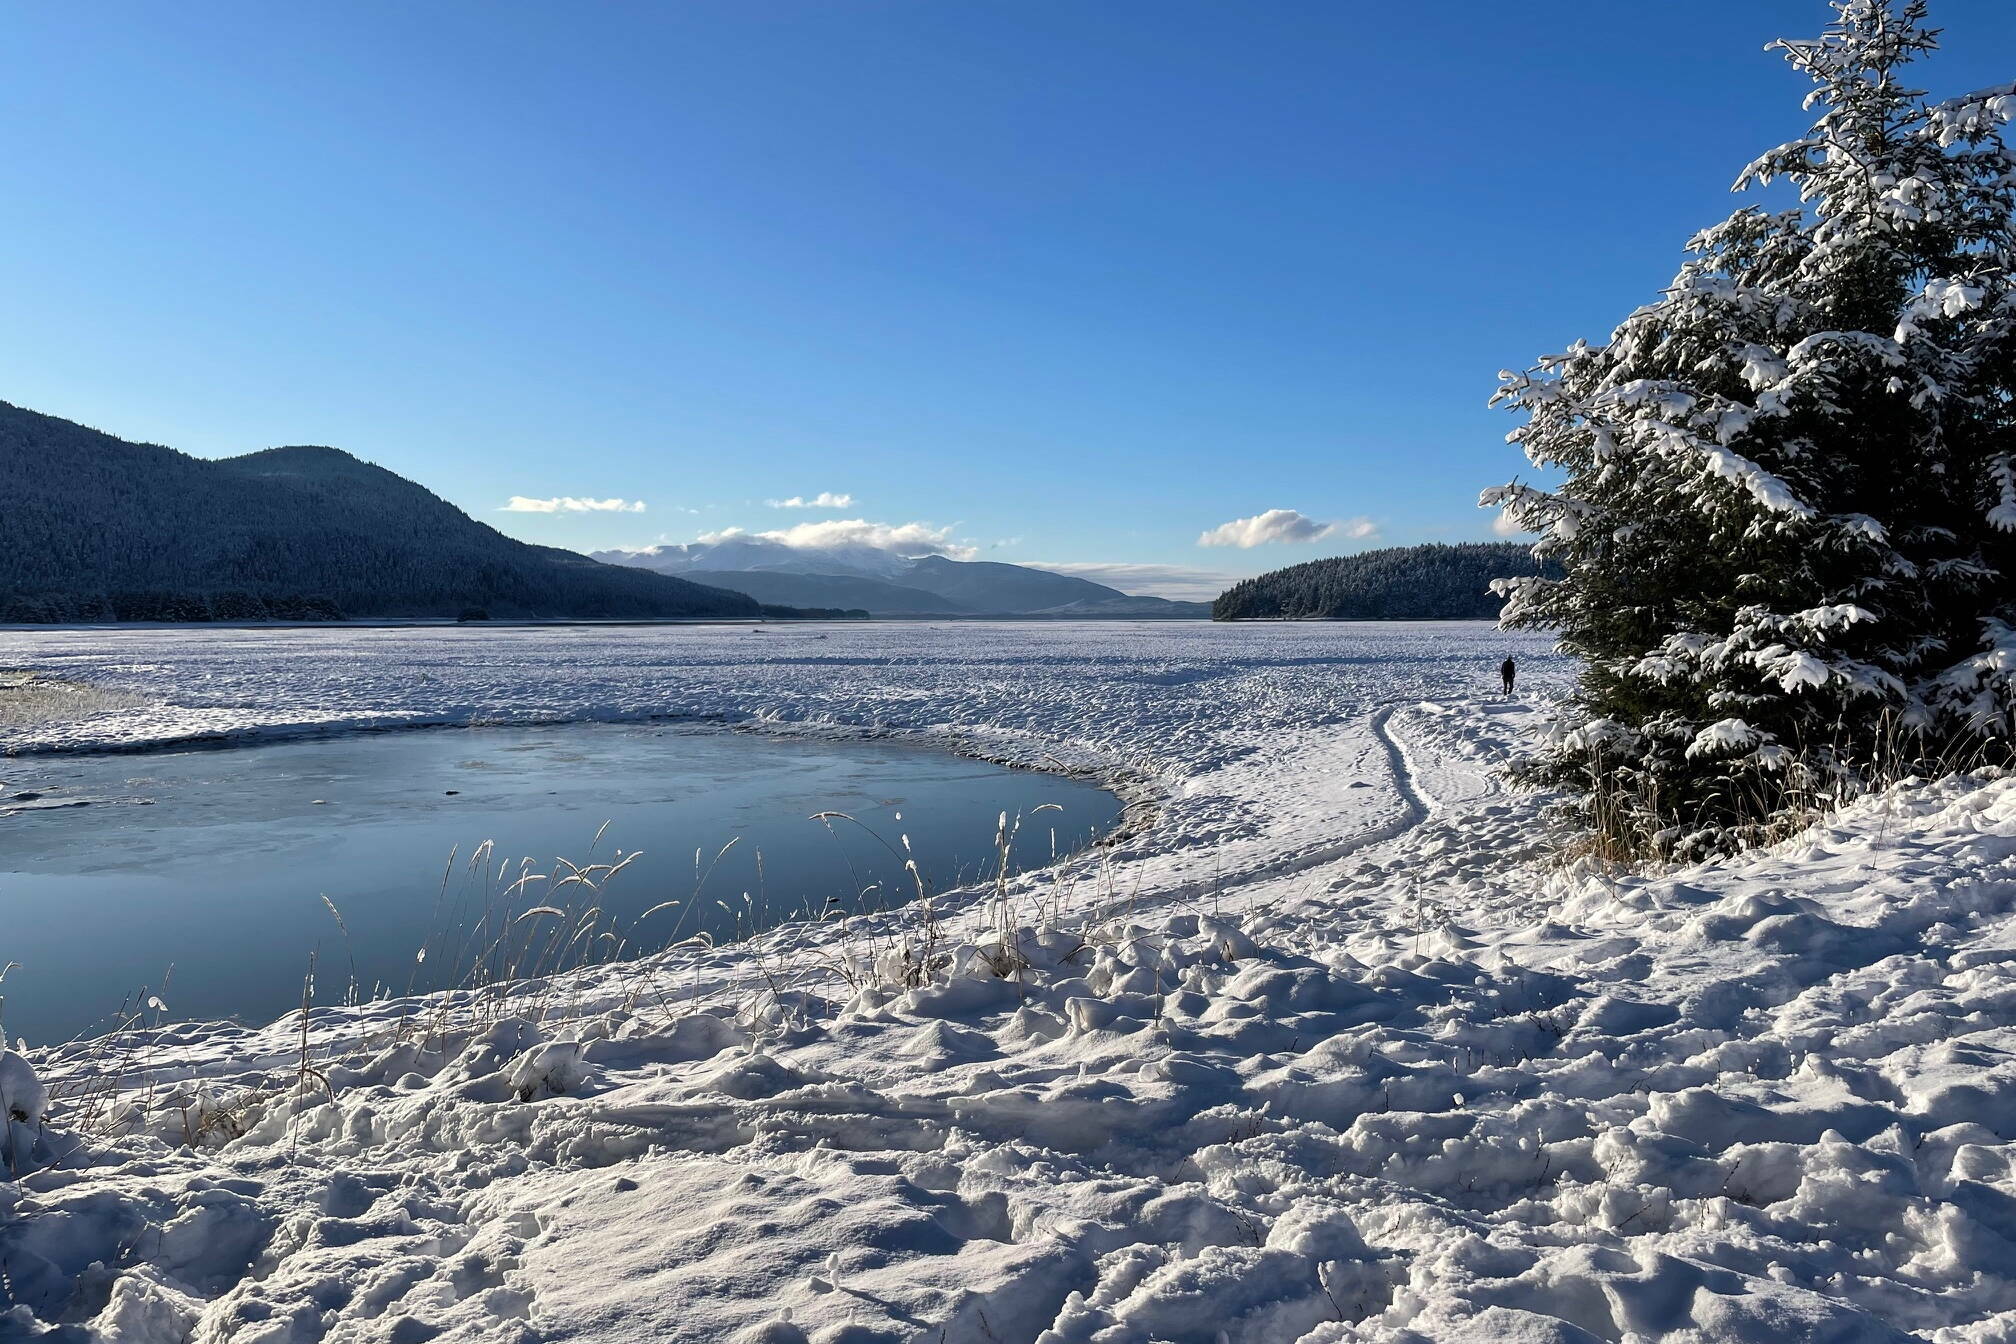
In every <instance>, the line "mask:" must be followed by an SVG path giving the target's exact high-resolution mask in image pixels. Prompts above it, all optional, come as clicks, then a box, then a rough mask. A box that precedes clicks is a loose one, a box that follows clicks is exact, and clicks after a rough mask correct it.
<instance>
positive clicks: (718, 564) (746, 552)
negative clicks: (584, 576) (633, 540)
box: [592, 532, 913, 582]
mask: <svg viewBox="0 0 2016 1344" xmlns="http://www.w3.org/2000/svg"><path fill="white" fill-rule="evenodd" d="M592 558H593V559H596V560H600V561H602V562H603V563H605V564H611V565H634V566H637V567H640V568H643V569H651V570H656V571H657V572H658V573H660V574H687V573H691V572H693V571H694V570H706V571H708V572H709V573H717V574H742V573H747V572H750V571H752V570H763V571H770V572H775V573H780V574H850V575H853V576H854V577H856V578H864V579H886V580H890V581H892V582H901V581H902V578H903V574H904V573H905V571H907V570H908V569H909V568H910V566H911V564H912V563H913V562H912V561H911V560H909V559H908V558H906V557H904V556H902V555H898V554H896V553H895V552H893V551H888V550H883V549H881V548H879V547H875V546H862V545H852V544H848V543H844V542H843V543H840V544H838V545H828V546H820V547H816V548H815V547H807V546H787V545H785V544H784V543H783V542H781V541H772V540H771V539H769V538H768V537H760V536H754V535H751V534H749V533H746V532H731V533H728V534H727V535H725V536H721V537H718V538H716V539H715V540H713V541H695V542H688V543H686V544H684V545H667V546H653V547H651V548H650V549H649V550H643V551H596V552H594V553H593V555H592Z"/></svg>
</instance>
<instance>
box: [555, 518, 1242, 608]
mask: <svg viewBox="0 0 2016 1344" xmlns="http://www.w3.org/2000/svg"><path fill="white" fill-rule="evenodd" d="M594 558H595V559H597V560H604V561H608V562H610V563H612V564H620V565H636V566H638V567H640V568H647V569H652V570H656V571H658V572H659V573H664V574H679V575H684V576H686V577H689V578H692V579H694V580H696V581H698V582H702V583H710V584H717V585H719V586H720V587H723V588H730V589H733V590H735V591H736V592H742V593H748V594H750V595H751V596H753V597H755V598H757V599H758V600H759V601H764V602H781V603H790V604H792V605H796V606H807V605H819V606H836V605H837V606H847V607H860V608H863V609H865V610H867V611H868V612H869V613H871V614H872V615H877V616H926V615H928V616H1059V617H1069V616H1076V617H1081V618H1083V617H1142V616H1159V617H1164V618H1172V617H1185V618H1188V617H1200V618H1201V617H1203V616H1205V615H1208V614H1209V609H1208V608H1207V607H1206V606H1205V605H1204V604H1203V603H1201V602H1170V601H1168V600H1167V599H1164V598H1159V597H1129V596H1128V595H1127V594H1125V593H1123V592H1121V591H1120V590H1119V589H1117V588H1108V587H1106V586H1105V585H1104V584H1100V583H1093V582H1092V581H1091V580H1089V579H1079V578H1073V577H1071V576H1070V575H1067V574H1056V573H1052V572H1051V571H1049V570H1047V569H1034V568H1031V567H1030V566H1028V565H1007V564H1001V563H999V562H996V561H988V560H953V559H950V558H948V557H946V556H942V555H922V556H916V557H906V556H903V555H900V554H897V553H895V552H892V551H888V550H883V549H878V548H875V547H869V546H834V547H809V546H787V545H785V544H784V543H783V542H779V541H772V540H769V539H767V538H764V537H757V536H748V535H744V534H735V535H731V536H726V537H722V538H720V539H719V540H717V541H696V542H691V543H688V544H686V545H678V546H654V547H652V548H650V549H649V550H643V551H597V552H595V553H594Z"/></svg>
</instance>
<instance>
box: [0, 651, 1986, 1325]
mask: <svg viewBox="0 0 2016 1344" xmlns="http://www.w3.org/2000/svg"><path fill="white" fill-rule="evenodd" d="M1508 649H1510V650H1513V651H1515V652H1517V653H1518V655H1519V656H1520V659H1521V662H1522V666H1523V667H1524V668H1525V678H1526V681H1527V683H1528V684H1535V683H1537V685H1535V690H1541V691H1544V690H1545V689H1547V688H1550V687H1558V686H1559V685H1560V684H1562V683H1563V681H1564V680H1565V678H1566V676H1567V675H1568V672H1569V669H1568V668H1567V667H1566V666H1565V665H1564V664H1563V663H1562V662H1560V661H1559V660H1557V659H1553V658H1551V657H1549V656H1547V655H1546V654H1545V653H1544V651H1543V649H1542V647H1541V646H1540V645H1539V644H1538V643H1537V642H1535V641H1532V640H1529V639H1525V638H1522V637H1515V636H1507V635H1503V634H1500V633H1497V632H1494V631H1491V630H1489V629H1487V628H1485V627H1482V626H1474V625H1398V626H1328V625H1324V626H1262V627H1230V628H1228V627H1224V626H1206V625H1173V624H1172V625H1141V626H1101V625H1055V626H1052V625H960V626H949V627H943V628H935V629H934V628H931V627H925V626H918V625H894V626H860V627H825V628H812V627H804V628H789V629H775V630H772V631H770V632H768V633H765V634H761V635H755V634H750V633H747V632H746V631H745V630H743V629H738V628H734V627H694V628H682V629H666V628H612V629H581V628H575V629H556V630H509V631H501V630H500V631H470V630H396V631H375V630H369V631H347V632H341V633H333V632H297V631H223V630H210V631H181V630H178V631H119V632H108V631H83V632H73V633H60V632H40V633H19V634H14V633H5V632H0V666H15V667H30V668H33V669H36V670H38V671H41V672H44V673H47V674H49V675H52V676H55V677H60V678H64V679H67V680H70V681H74V682H78V683H82V684H86V685H91V686H103V687H106V688H109V689H112V690H116V691H117V692H119V693H120V695H119V696H118V697H115V698H114V700H113V701H111V702H110V703H114V704H118V703H125V697H128V696H130V697H134V698H135V699H137V701H138V703H137V704H133V703H127V704H126V707H124V708H110V709H106V710H104V711H102V712H100V713H96V714H94V715H92V716H90V717H87V718H84V719H81V720H76V721H62V720H58V721H53V722H52V721H37V722H32V723H25V724H17V725H15V726H13V727H7V726H5V725H4V724H0V735H4V738H0V740H4V741H5V742H6V743H7V745H8V746H10V747H12V748H13V749H16V750H49V749H64V748H72V749H75V748H80V747H105V746H114V745H117V746H141V745H145V744H147V743H150V742H160V741H166V740H172V739H176V738H181V737H186V736H190V735H200V734H220V733H221V734H257V733H271V732H313V731H321V730H331V729H339V728H356V727H378V726H396V725H403V724H417V723H423V722H468V721H472V720H503V721H509V720H526V719H558V718H610V717H634V716H643V715H651V714H681V715H693V716H700V717H707V718H715V719H719V720H722V721H724V722H729V723H742V724H748V725H750V726H754V727H760V728H762V729H764V730H768V731H788V732H821V733H834V734H845V733H860V732H868V731H875V732H898V733H917V734H922V735H930V736H935V737H936V738H938V739H939V740H942V741H943V742H944V743H945V745H947V746H948V747H950V748H952V749H955V750H961V751H967V752H974V753H978V754H984V755H988V756H993V757H996V758H1000V759H1006V760H1011V761H1018V762H1022V763H1027V764H1041V765H1045V766H1047V767H1048V768H1065V769H1074V770H1085V771H1091V772H1097V773H1100V774H1102V775H1105V776H1106V777H1109V778H1113V779H1115V780H1116V781H1118V782H1121V783H1123V784H1125V785H1126V786H1127V787H1129V788H1130V789H1132V790H1134V791H1135V792H1136V794H1137V795H1138V796H1139V797H1141V798H1142V799H1143V802H1144V809H1143V815H1142V818H1141V824H1140V825H1139V826H1138V827H1137V828H1136V829H1134V830H1132V831H1130V832H1128V833H1127V834H1125V835H1123V836H1122V837H1120V838H1119V839H1118V840H1117V841H1116V843H1114V844H1113V845H1111V846H1109V847H1107V848H1105V849H1103V850H1101V851H1099V852H1096V853H1093V854H1088V855H1086V856H1083V857H1081V858H1080V859H1077V860H1073V861H1071V862H1069V863H1067V864H1065V865H1062V866H1060V867H1059V868H1057V869H1054V870H1051V871H1049V872H1046V873H1043V874H1039V875H1035V876H1033V877H1030V878H1028V879H1025V880H1022V881H1019V882H1018V883H1016V884H1015V885H1014V886H1013V887H1011V888H1010V889H1009V890H1008V891H1006V892H1005V893H995V892H963V893H950V894H945V895H943V896H941V897H939V898H938V899H937V900H935V901H934V902H933V903H932V906H931V909H930V910H929V912H928V913H927V912H925V911H923V910H920V909H918V908H916V907H913V908H911V909H909V910H906V911H902V912H898V913H897V914H895V915H892V916H889V917H886V918H880V919H874V920H856V921H849V922H848V923H846V924H844V925H843V924H831V923H829V924H824V925H817V926H811V927H805V926H799V927H791V928H785V929H781V930H778V931H775V932H773V933H771V934H769V935H766V936H764V937H762V938H760V939H758V940H756V941H755V942H753V943H751V944H746V945H742V946H737V947H728V948H720V949H707V948H686V949H676V950H672V951H668V952H665V953H663V954H660V955H657V956H654V957H651V958H648V959H646V960H644V961H641V962H634V963H627V964H619V965H614V966H609V967H605V968H599V969H597V970H595V971H592V972H589V973H585V974H583V975H581V976H579V977H575V978H573V979H571V980H569V981H567V982H564V983H550V984H543V985H539V986H533V987H528V989H527V991H526V992H525V993H524V994H522V995H521V996H519V997H518V998H516V999H514V1000H510V1001H507V1002H505V1003H503V1004H501V1005H500V1004H496V1003H493V1002H481V1003H460V1002H454V1001H451V1002H446V1003H442V1002H432V1003H416V1002H408V1003H391V1004H377V1005H367V1006H365V1007H363V1008H361V1009H354V1010H353V1009H348V1008H332V1009H321V1010H317V1012H316V1013H315V1014H314V1015H313V1016H312V1020H311V1022H310V1023H309V1027H308V1031H307V1033H306V1044H307V1055H306V1058H305V1059H304V1057H303V1053H302V1045H303V1033H302V1024H301V1023H300V1022H299V1021H298V1020H296V1019H289V1020H286V1021H283V1022H281V1023H278V1024H275V1025H274V1026H273V1027H270V1028H266V1029H263V1030H244V1029H239V1028H235V1027H228V1026H222V1025H216V1024H212V1025H208V1026H205V1025H181V1026H171V1027H167V1028H163V1029H161V1030H159V1031H158V1032H145V1033H139V1034H138V1035H137V1037H136V1038H134V1039H129V1040H128V1041H126V1042H122V1043H120V1045H119V1048H117V1049H116V1050H115V1049H110V1048H106V1047H87V1048H76V1049H72V1050H70V1051H68V1052H58V1053H55V1054H51V1055H45V1056H41V1057H37V1058H35V1059H34V1060H33V1061H32V1063H33V1064H34V1065H35V1068H36V1071H37V1072H38V1073H39V1075H40V1080H41V1082H42V1083H46V1084H49V1085H50V1086H51V1088H52V1090H53V1091H54V1092H55V1093H56V1101H55V1103H54V1104H53V1106H52V1107H51V1109H50V1110H49V1112H48V1114H47V1117H46V1119H40V1120H38V1119H37V1118H36V1117H37V1116H38V1115H39V1113H40V1111H41V1106H42V1101H41V1097H40V1095H39V1091H38V1084H37V1082H36V1080H35V1079H34V1078H32V1077H30V1076H28V1074H27V1073H26V1071H25V1070H23V1069H22V1068H20V1067H19V1065H18V1061H10V1060H8V1059H7V1058H6V1057H0V1101H4V1103H5V1105H6V1106H8V1107H9V1108H11V1109H13V1110H15V1111H17V1112H18V1113H19V1114H20V1115H21V1116H24V1117H28V1119H26V1120H23V1121H19V1122H16V1123H13V1124H12V1125H11V1126H10V1132H9V1133H8V1134H7V1136H6V1139H7V1143H8V1145H9V1154H8V1155H9V1157H10V1159H11V1160H12V1161H13V1162H14V1163H15V1165H16V1167H17V1169H18V1170H20V1171H22V1172H23V1173H26V1174H24V1175H22V1176H21V1177H20V1178H19V1179H18V1180H17V1181H14V1182H12V1183H9V1184H6V1185H4V1186H0V1292H4V1294H5V1296H6V1297H7V1298H10V1299H11V1300H12V1302H13V1303H14V1306H13V1315H11V1316H8V1317H4V1318H0V1335H4V1334H5V1333H6V1331H7V1330H9V1329H10V1328H11V1329H12V1330H13V1331H15V1332H16V1333H18V1334H20V1335H24V1336H33V1335H34V1334H35V1333H37V1332H39V1331H42V1330H44V1329H50V1328H53V1329H55V1330H57V1331H60V1332H63V1333H57V1334H55V1335H53V1336H52V1337H54V1338H63V1339H108V1340H112V1339H116V1340H121V1341H134V1342H136V1344H155V1341H171V1340H173V1341H181V1340H195V1341H226V1340H229V1341H245V1342H246V1344H280V1342H281V1341H288V1342H290V1344H291V1342H292V1341H310V1340H327V1341H331V1342H332V1344H335V1342H338V1341H344V1342H351V1341H367V1340H369V1341H391V1342H393V1344H412V1342H417V1341H422V1340H429V1339H441V1340H469V1341H475V1340H483V1341H491V1340H499V1341H524V1342H529V1341H535V1340H536V1341H545V1340H553V1341H559V1340H595V1341H618V1340H621V1341H633V1340H634V1341H659V1340H667V1341H694V1342H695V1344H699V1342H700V1341H708V1342H709V1344H712V1342H713V1341H731V1340H745V1341H759V1340H765V1341H778V1342H780V1344H781V1342H783V1341H796V1340H817V1341H821V1342H822V1344H855V1342H863V1344H865V1342H866V1341H882V1340H888V1341H895V1340H930V1341H938V1340H943V1341H947V1342H948V1344H1000V1342H1006V1341H1015V1342H1019V1344H1039V1342H1040V1344H1155V1342H1158V1341H1164V1342H1167V1344H1217V1342H1218V1341H1220V1340H1223V1341H1226V1344H1262V1342H1263V1341H1264V1342H1266V1344H1272V1342H1273V1341H1282V1342H1284V1344H1286V1342H1289V1341H1302V1342H1303V1344H1342V1342H1343V1341H1384V1342H1387V1344H1400V1342H1401V1341H1408V1342H1410V1344H1412V1342H1415V1341H1478V1342H1479V1344H1481V1342H1482V1341H1500V1340H1505V1341H1531V1342H1534V1344H1539V1342H1542V1341H1552V1342H1556V1344H1567V1342H1569V1341H1588V1340H1608V1341H1614V1342H1615V1344H1623V1342H1624V1341H1627V1340H1631V1341H1661V1342H1670V1341H1702V1342H1704V1344H1705V1342H1706V1341H1724V1340H1739V1341H1740V1340H1760V1341H1772V1344H1782V1342H1783V1341H1794V1340H1816V1341H1817V1340H1826V1341H1836V1342H1850V1341H1863V1340H1869V1341H1876V1340H1894V1339H1909V1338H1917V1339H1923V1340H1930V1341H1936V1342H1937V1344H1961V1342H1962V1341H1974V1342H1975V1344H1992V1342H1994V1341H2016V1146H2012V1141H2016V1052H2012V1047H2016V1030H2012V1027H2016V918H2012V911H2016V785H2012V784H2011V783H2010V782H2008V781H1948V782H1944V783H1938V784H1930V785H1920V786H1915V787H1909V788H1904V789H1899V790H1896V791H1894V792H1892V793H1891V794H1888V795H1885V796H1883V797H1880V798H1874V799H1870V800H1868V801H1865V802H1864V803H1862V804H1859V805H1858V806H1857V807H1855V808H1854V809H1852V810H1851V811H1850V812H1849V813H1848V814H1846V815H1844V816H1842V817H1839V818H1837V819H1834V820H1832V821H1830V822H1828V823H1827V824H1824V825H1822V826H1820V827H1817V828H1816V829H1814V830H1813V831H1811V832H1809V833H1808V834H1806V835H1804V836H1802V837H1799V838H1798V839H1795V840H1794V841H1791V842H1789V843H1787V844H1785V845H1783V846H1780V847H1778V848H1776V849H1774V850H1771V851H1768V852H1763V853H1759V854H1755V855H1752V856H1749V857H1746V858H1744V859H1743V860H1741V861H1737V862H1732V863H1727V864H1724V865H1720V866H1717V867H1713V868H1699V869H1689V870H1683V871H1675V872H1669V873H1662V874H1657V875H1645V876H1624V875H1616V874H1607V875H1606V874H1603V873H1599V872H1596V871H1593V870H1590V869H1587V868H1586V867H1577V866H1573V865H1565V864H1563V863H1562V862H1561V860H1560V856H1559V854H1558V852H1557V851H1556V850H1555V849H1554V848H1553V847H1552V846H1551V845H1550V843H1549V837H1547V836H1546V835H1545V834H1543V832H1542V830H1541V828H1540V823H1539V820H1538V816H1539V810H1540V802H1539V800H1535V799H1531V798H1525V797H1520V796H1515V795H1511V794H1507V793H1505V792H1504V791H1502V790H1501V788H1500V787H1499V786H1498V785H1497V784H1496V783H1495V782H1494V780H1493V778H1492V775H1491V770H1492V768H1493V767H1494V766H1495V765H1497V764H1498V763H1500V762H1502V761H1503V760H1504V759H1506V757H1507V756H1508V755H1510V754H1511V753H1513V752H1515V751H1516V750H1517V749H1518V744H1519V742H1520V741H1521V740H1522V739H1523V737H1524V736H1525V735H1526V734H1527V733H1528V732H1529V731H1530V730H1531V729H1532V728H1533V727H1534V726H1535V724H1536V721H1537V720H1538V719H1539V717H1540V716H1541V714H1542V713H1543V712H1544V696H1541V695H1537V694H1526V693H1522V696H1521V698H1520V699H1519V700H1518V701H1515V702H1513V703H1510V704H1507V703H1501V702H1496V701H1494V700H1492V699H1491V698H1489V697H1488V696H1487V695H1486V694H1485V693H1484V692H1485V688H1486V683H1487V681H1488V680H1489V679H1491V678H1493V677H1495V667H1496V663H1497V661H1498V659H1499V658H1500V657H1502V656H1503V655H1504V653H1505V652H1506V651H1507V650H1508ZM4 777H5V772H4V770H0V778H4ZM4 806H5V798H4V793H0V809H4ZM4 824H5V822H4V818H0V826H4ZM428 880H429V879H428V875H424V874H416V884H417V885H424V884H425V883H427V881H428ZM45 917H49V918H60V917H61V912H60V911H48V912H45ZM906 949H907V950H908V952H909V954H910V955H909V956H908V957H907V958H906V956H905V951H906ZM919 952H929V953H934V954H936V955H938V956H939V957H941V958H943V959H946V960H948V961H949V968H948V969H944V970H940V971H938V972H936V973H933V974H929V975H919V974H917V973H916V970H915V960H916V955H917V954H918V953H919ZM0 956H4V948H0ZM112 1072H116V1073H117V1077H118V1081H119V1083H120V1085H121V1086H123V1087H125V1088H126V1089H127V1094H126V1103H127V1104H128V1105H130V1108H131V1109H130V1110H127V1111H125V1112H122V1113H120V1114H119V1115H118V1116H117V1117H116V1118H117V1119H118V1120H119V1121H120V1122H121V1123H112V1122H111V1119H109V1118H108V1117H109V1116H110V1115H111V1112H112V1110H113V1108H112V1106H111V1104H110V1099H109V1098H107V1097H106V1096H104V1095H103V1093H102V1091H100V1090H95V1089H94V1079H102V1078H104V1077H105V1076H106V1075H107V1074H108V1073H112ZM86 1119H89V1120H90V1121H91V1123H90V1124H88V1125H85V1124H83V1121H84V1120H86ZM191 1137H193V1139H194V1141H195V1142H194V1143H193V1145H192V1144H191V1143H190V1142H188V1141H187V1140H188V1139H190V1138H191Z"/></svg>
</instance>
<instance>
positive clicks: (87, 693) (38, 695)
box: [0, 667, 146, 728]
mask: <svg viewBox="0 0 2016 1344" xmlns="http://www.w3.org/2000/svg"><path fill="white" fill-rule="evenodd" d="M145 703H146V702H145V701H144V700H143V699H141V698H140V697H139V696H136V695H128V694H127V693H125V692H124V691H114V690H107V689H106V688H105V687H103V686H91V685H87V684H85V683H83V682H80V681H65V680H63V679H62V678H61V677H52V676H50V675H48V674H47V673H44V672H36V671H31V670H29V669H27V668H18V667H15V668H0V727H10V728H27V727H32V726H34V725H37V724H43V723H54V722H58V721H61V720H65V719H80V718H83V717H85V716H86V715H89V714H102V713H104V712H106V711H107V710H114V709H131V708H132V707H133V706H135V705H140V704H145Z"/></svg>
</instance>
